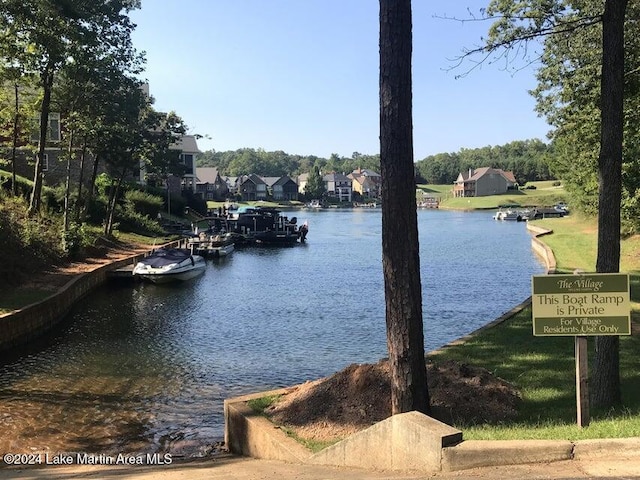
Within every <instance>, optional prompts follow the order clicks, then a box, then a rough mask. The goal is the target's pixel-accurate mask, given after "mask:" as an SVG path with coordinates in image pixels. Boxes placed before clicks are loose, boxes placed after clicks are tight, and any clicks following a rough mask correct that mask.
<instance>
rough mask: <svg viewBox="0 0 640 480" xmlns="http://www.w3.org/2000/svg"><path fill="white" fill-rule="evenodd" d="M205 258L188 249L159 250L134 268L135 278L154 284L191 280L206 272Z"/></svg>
mask: <svg viewBox="0 0 640 480" xmlns="http://www.w3.org/2000/svg"><path fill="white" fill-rule="evenodd" d="M206 265H207V264H206V262H205V260H204V257H202V256H200V255H194V254H192V253H191V250H188V249H186V248H159V249H158V250H155V251H154V252H153V253H151V254H149V255H148V256H147V257H145V258H143V259H142V260H140V261H139V262H138V263H137V264H136V266H135V267H134V268H133V276H134V277H138V278H142V279H144V280H149V281H151V282H153V283H167V282H172V281H175V280H189V279H190V278H194V277H196V276H198V275H200V274H201V273H203V272H204V269H205V267H206Z"/></svg>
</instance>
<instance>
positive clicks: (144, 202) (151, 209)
mask: <svg viewBox="0 0 640 480" xmlns="http://www.w3.org/2000/svg"><path fill="white" fill-rule="evenodd" d="M124 198H125V202H126V203H127V204H129V205H130V207H131V208H132V209H133V210H134V211H136V212H138V213H141V214H143V215H148V216H149V217H151V218H156V217H157V216H158V212H159V211H160V210H162V204H163V203H164V201H163V199H162V197H158V196H156V195H151V194H149V193H146V192H142V191H140V190H127V191H126V192H125V194H124Z"/></svg>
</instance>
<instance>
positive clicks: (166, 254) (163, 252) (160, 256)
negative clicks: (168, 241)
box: [142, 248, 191, 268]
mask: <svg viewBox="0 0 640 480" xmlns="http://www.w3.org/2000/svg"><path fill="white" fill-rule="evenodd" d="M190 257H191V251H189V250H186V249H184V248H161V249H159V250H156V251H155V252H153V253H152V254H151V255H149V256H148V257H146V258H145V259H144V260H142V263H144V264H145V265H149V266H150V267H153V268H159V267H164V266H165V265H171V264H172V263H180V262H183V261H185V260H186V259H188V258H190Z"/></svg>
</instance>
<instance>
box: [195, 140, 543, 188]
mask: <svg viewBox="0 0 640 480" xmlns="http://www.w3.org/2000/svg"><path fill="white" fill-rule="evenodd" d="M550 155H551V147H550V146H549V145H547V144H545V143H544V142H542V141H541V140H537V139H534V140H519V141H514V142H511V143H508V144H506V145H502V146H487V147H482V148H472V149H469V148H463V149H461V150H460V151H459V152H455V153H438V154H436V155H430V156H428V157H426V158H424V159H423V160H420V161H419V162H416V163H415V167H416V175H417V179H418V182H419V183H433V184H448V183H453V182H454V181H455V180H456V178H457V177H458V174H459V173H460V172H462V171H467V170H469V169H475V168H480V167H494V168H502V169H503V170H509V171H512V172H513V173H514V175H515V176H516V180H518V182H519V183H521V184H524V183H526V182H528V181H536V180H549V179H551V178H552V176H551V174H550V173H549V167H548V164H547V162H548V161H549V156H550ZM196 164H197V166H198V167H215V168H217V169H218V170H219V171H220V172H221V173H222V174H223V175H229V176H238V175H244V174H248V173H257V174H259V175H263V176H267V177H279V176H282V175H290V176H294V177H295V176H297V175H299V174H301V173H309V172H311V171H312V170H313V168H314V167H316V168H318V169H319V171H321V172H323V173H326V172H339V173H345V174H348V173H351V172H352V171H354V170H356V169H358V168H362V169H370V170H374V171H376V172H378V173H379V172H380V155H379V154H376V155H365V154H362V153H358V152H353V154H352V155H351V157H341V156H339V155H338V154H336V153H333V154H331V156H330V157H329V158H322V157H316V156H314V155H309V156H302V155H295V154H289V153H286V152H283V151H282V150H277V151H274V152H267V151H265V150H263V149H257V150H256V149H253V148H241V149H238V150H229V151H225V152H216V151H215V150H208V151H205V152H203V153H202V154H200V155H199V156H198V158H197V160H196Z"/></svg>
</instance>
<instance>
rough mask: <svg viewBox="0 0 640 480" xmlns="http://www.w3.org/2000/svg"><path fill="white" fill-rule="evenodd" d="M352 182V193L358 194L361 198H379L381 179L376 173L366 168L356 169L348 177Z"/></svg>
mask: <svg viewBox="0 0 640 480" xmlns="http://www.w3.org/2000/svg"><path fill="white" fill-rule="evenodd" d="M347 177H349V178H350V179H351V180H352V188H353V191H354V192H358V193H359V194H360V195H362V197H363V198H380V194H381V188H382V177H380V174H379V173H377V172H374V171H373V170H369V169H366V168H357V169H356V170H354V171H353V172H351V173H350V174H349V175H347Z"/></svg>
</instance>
